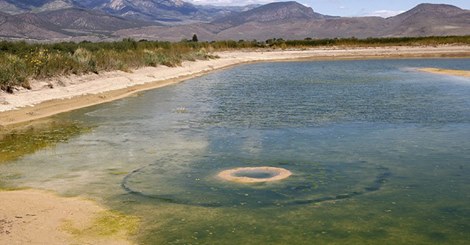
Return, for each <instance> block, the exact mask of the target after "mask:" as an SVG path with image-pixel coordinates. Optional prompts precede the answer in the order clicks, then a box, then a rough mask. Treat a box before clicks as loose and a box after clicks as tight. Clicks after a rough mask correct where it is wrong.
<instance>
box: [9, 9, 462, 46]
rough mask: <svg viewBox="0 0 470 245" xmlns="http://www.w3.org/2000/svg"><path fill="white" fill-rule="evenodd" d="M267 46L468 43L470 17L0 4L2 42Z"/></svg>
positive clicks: (444, 12) (443, 12) (458, 13)
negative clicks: (398, 40) (436, 39)
mask: <svg viewBox="0 0 470 245" xmlns="http://www.w3.org/2000/svg"><path fill="white" fill-rule="evenodd" d="M193 34H197V35H198V37H199V40H206V41H210V40H227V39H231V40H240V39H244V40H252V39H257V40H266V39H270V38H283V39H304V38H336V37H338V38H340V37H357V38H367V37H401V36H448V35H470V10H465V9H461V8H458V7H456V6H452V5H447V4H419V5H417V6H416V7H414V8H412V9H411V10H409V11H406V12H404V13H402V14H399V15H396V16H393V17H389V18H381V17H339V16H328V15H323V14H320V13H317V12H315V11H314V10H313V9H312V8H310V7H306V6H304V5H302V4H299V3H297V2H275V3H270V4H266V5H249V6H243V7H220V6H198V5H193V4H190V3H187V2H184V1H181V0H81V1H79V0H0V38H2V39H14V40H15V39H26V40H39V41H81V40H90V41H98V40H116V39H121V38H127V37H130V38H134V39H148V40H169V41H179V40H181V39H188V38H191V37H192V35H193Z"/></svg>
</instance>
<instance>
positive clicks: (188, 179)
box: [0, 59, 470, 244]
mask: <svg viewBox="0 0 470 245" xmlns="http://www.w3.org/2000/svg"><path fill="white" fill-rule="evenodd" d="M418 67H441V68H452V69H467V70H468V69H470V60H469V59H434V60H422V59H416V60H371V61H325V62H318V61H316V62H289V63H261V64H251V65H243V66H238V67H235V68H232V69H229V70H224V71H218V72H215V73H212V74H209V75H206V76H203V77H200V78H197V79H192V80H189V81H186V82H185V83H182V84H178V85H175V86H168V87H165V88H162V89H157V90H153V91H148V92H145V93H141V94H139V96H135V97H130V98H126V99H122V100H119V101H115V102H112V103H108V104H103V105H98V106H94V107H90V108H86V109H82V110H78V111H75V112H71V113H66V114H62V115H60V116H57V117H55V118H54V119H55V120H56V121H60V122H67V123H73V124H77V125H82V126H83V127H87V128H91V129H90V130H88V131H86V132H84V133H83V134H81V135H79V136H74V137H72V138H70V139H68V140H67V141H64V142H62V143H58V144H55V145H54V146H52V147H47V148H44V149H41V150H38V151H36V152H35V153H32V154H28V155H25V156H23V157H21V158H19V159H17V160H13V161H10V162H7V163H4V164H2V165H0V177H1V179H2V183H3V185H4V186H7V187H17V186H27V187H34V188H44V189H49V190H54V191H57V192H59V193H61V194H63V195H70V196H75V195H81V196H86V197H90V198H92V199H95V200H98V201H99V202H102V203H104V204H106V205H108V206H109V207H111V208H113V209H116V210H120V211H122V212H125V213H127V214H132V215H137V216H139V217H142V219H143V223H142V227H141V231H140V233H139V235H138V236H137V238H136V239H138V241H139V242H140V243H142V244H312V243H318V244H335V243H338V244H345V243H346V244H364V243H371V244H376V243H386V244H430V243H431V244H432V243H434V244H468V243H469V242H470V235H469V234H470V208H469V207H470V178H469V177H468V175H469V173H470V140H469V139H470V79H469V78H459V77H452V76H442V75H434V74H428V73H422V72H417V71H416V70H415V68H418ZM256 166H272V167H282V168H285V169H288V170H290V171H291V172H292V173H293V175H292V176H291V177H289V178H288V179H285V180H283V181H279V182H271V183H264V184H263V183H262V184H237V183H230V182H225V181H222V180H220V179H218V178H216V175H217V173H218V172H220V171H222V170H225V169H229V168H235V167H256Z"/></svg>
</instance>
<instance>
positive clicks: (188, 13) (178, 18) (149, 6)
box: [0, 0, 257, 24]
mask: <svg viewBox="0 0 470 245" xmlns="http://www.w3.org/2000/svg"><path fill="white" fill-rule="evenodd" d="M254 7H257V5H249V6H244V7H218V6H196V5H193V4H191V3H188V2H184V1H181V0H0V11H2V12H5V13H9V14H20V13H25V12H35V13H38V12H45V11H51V10H61V9H68V8H83V9H88V10H96V11H101V12H103V13H106V14H108V15H115V16H120V17H125V18H129V19H136V20H143V21H158V22H164V23H169V24H175V23H176V24H184V23H195V22H209V21H212V20H214V19H216V18H220V17H223V16H226V15H228V14H232V13H235V12H241V11H245V10H248V9H251V8H254Z"/></svg>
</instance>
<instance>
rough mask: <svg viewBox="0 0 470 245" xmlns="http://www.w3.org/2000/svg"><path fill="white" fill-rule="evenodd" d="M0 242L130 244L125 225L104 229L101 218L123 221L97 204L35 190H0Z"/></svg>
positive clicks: (56, 244)
mask: <svg viewBox="0 0 470 245" xmlns="http://www.w3.org/2000/svg"><path fill="white" fill-rule="evenodd" d="M0 200H2V201H1V205H0V244H48V245H64V244H113V245H114V244H116V245H121V244H122V245H126V244H133V243H132V242H131V241H130V240H129V239H128V236H129V234H128V232H129V231H128V228H126V226H123V227H121V228H119V230H118V231H117V232H114V231H113V232H106V230H105V229H106V228H105V227H100V222H99V221H100V219H102V218H103V217H106V218H110V219H114V220H115V221H116V222H126V221H127V220H124V218H123V217H121V216H119V215H117V214H113V213H111V212H109V211H106V209H104V208H103V207H101V206H99V205H97V204H96V203H94V202H92V201H88V200H84V199H80V198H65V197H58V196H56V195H54V194H52V193H49V192H44V191H37V190H17V191H0Z"/></svg>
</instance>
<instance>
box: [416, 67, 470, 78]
mask: <svg viewBox="0 0 470 245" xmlns="http://www.w3.org/2000/svg"><path fill="white" fill-rule="evenodd" d="M418 71H424V72H429V73H434V74H440V75H449V76H459V77H470V71H468V70H451V69H440V68H432V67H427V68H420V69H418Z"/></svg>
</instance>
